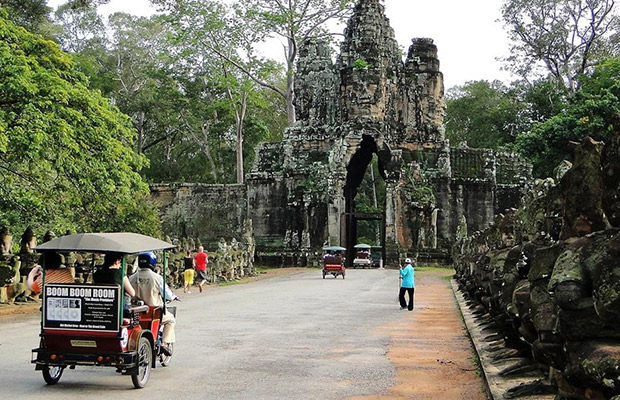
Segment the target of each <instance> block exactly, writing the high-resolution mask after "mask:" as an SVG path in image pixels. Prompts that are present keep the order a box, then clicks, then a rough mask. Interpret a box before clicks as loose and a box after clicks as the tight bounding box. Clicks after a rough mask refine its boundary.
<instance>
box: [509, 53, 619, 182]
mask: <svg viewBox="0 0 620 400" xmlns="http://www.w3.org/2000/svg"><path fill="white" fill-rule="evenodd" d="M580 80H581V82H582V85H581V89H580V90H579V91H578V92H577V93H576V94H575V95H574V96H572V97H570V98H569V102H568V104H567V105H566V107H565V109H564V110H563V112H561V113H559V114H557V115H556V116H554V117H553V118H550V119H548V120H547V121H545V122H543V123H541V124H538V125H537V126H535V128H534V129H533V130H532V131H531V132H529V133H525V134H522V135H520V136H519V137H518V139H517V143H516V149H517V150H518V151H519V152H520V153H522V154H523V155H524V156H525V157H527V158H528V159H530V160H531V161H532V163H533V165H534V174H535V176H537V177H545V176H551V174H552V172H553V169H554V168H555V167H556V166H557V165H558V164H559V163H560V161H562V160H570V159H571V158H572V152H571V150H570V148H569V146H568V142H569V141H576V142H578V141H581V140H582V139H583V138H585V137H587V136H591V137H592V138H594V139H595V140H603V141H605V140H608V138H609V135H610V134H611V133H612V132H614V131H615V130H617V129H618V121H619V120H620V119H619V118H620V58H618V57H617V58H613V59H610V60H607V61H605V62H602V63H600V64H599V65H598V66H596V68H595V70H594V73H593V74H592V76H589V77H588V76H582V77H581V78H580Z"/></svg>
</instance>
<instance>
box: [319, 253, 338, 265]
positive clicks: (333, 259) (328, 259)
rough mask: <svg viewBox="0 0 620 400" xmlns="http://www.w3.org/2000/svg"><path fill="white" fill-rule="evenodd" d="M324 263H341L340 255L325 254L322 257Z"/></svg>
mask: <svg viewBox="0 0 620 400" xmlns="http://www.w3.org/2000/svg"><path fill="white" fill-rule="evenodd" d="M323 264H324V265H335V264H337V265H342V256H338V255H333V254H327V255H325V257H324V258H323Z"/></svg>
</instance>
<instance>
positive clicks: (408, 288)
mask: <svg viewBox="0 0 620 400" xmlns="http://www.w3.org/2000/svg"><path fill="white" fill-rule="evenodd" d="M399 272H400V278H401V279H402V281H401V283H400V293H398V300H399V301H400V309H401V310H404V309H405V308H407V309H408V310H409V311H411V310H413V292H414V291H415V271H414V270H413V266H412V264H411V259H409V258H406V259H405V268H402V267H401V268H400V270H399ZM405 292H407V293H408V294H409V304H407V303H406V302H405Z"/></svg>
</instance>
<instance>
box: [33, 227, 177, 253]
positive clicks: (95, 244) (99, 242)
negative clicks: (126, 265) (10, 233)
mask: <svg viewBox="0 0 620 400" xmlns="http://www.w3.org/2000/svg"><path fill="white" fill-rule="evenodd" d="M175 247H176V246H175V245H173V244H170V243H168V242H164V241H163V240H159V239H155V238H152V237H150V236H146V235H141V234H139V233H127V232H111V233H78V234H75V235H66V236H61V237H58V238H56V239H52V240H50V241H49V242H45V243H43V244H40V245H39V246H37V247H35V248H34V250H36V251H39V252H44V251H87V252H93V253H111V252H115V253H122V254H135V253H142V252H145V251H155V250H169V249H173V248H175Z"/></svg>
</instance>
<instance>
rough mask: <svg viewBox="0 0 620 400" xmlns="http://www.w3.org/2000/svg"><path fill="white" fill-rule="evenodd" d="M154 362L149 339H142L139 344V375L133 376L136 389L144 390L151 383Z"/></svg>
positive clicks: (132, 379)
mask: <svg viewBox="0 0 620 400" xmlns="http://www.w3.org/2000/svg"><path fill="white" fill-rule="evenodd" d="M152 361H153V348H152V347H151V342H149V340H148V339H147V338H145V337H141V338H140V341H139V342H138V373H137V374H135V375H131V381H132V382H133V385H134V386H135V387H136V389H142V388H143V387H145V386H146V383H147V382H148V381H149V376H150V375H151V363H152Z"/></svg>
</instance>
